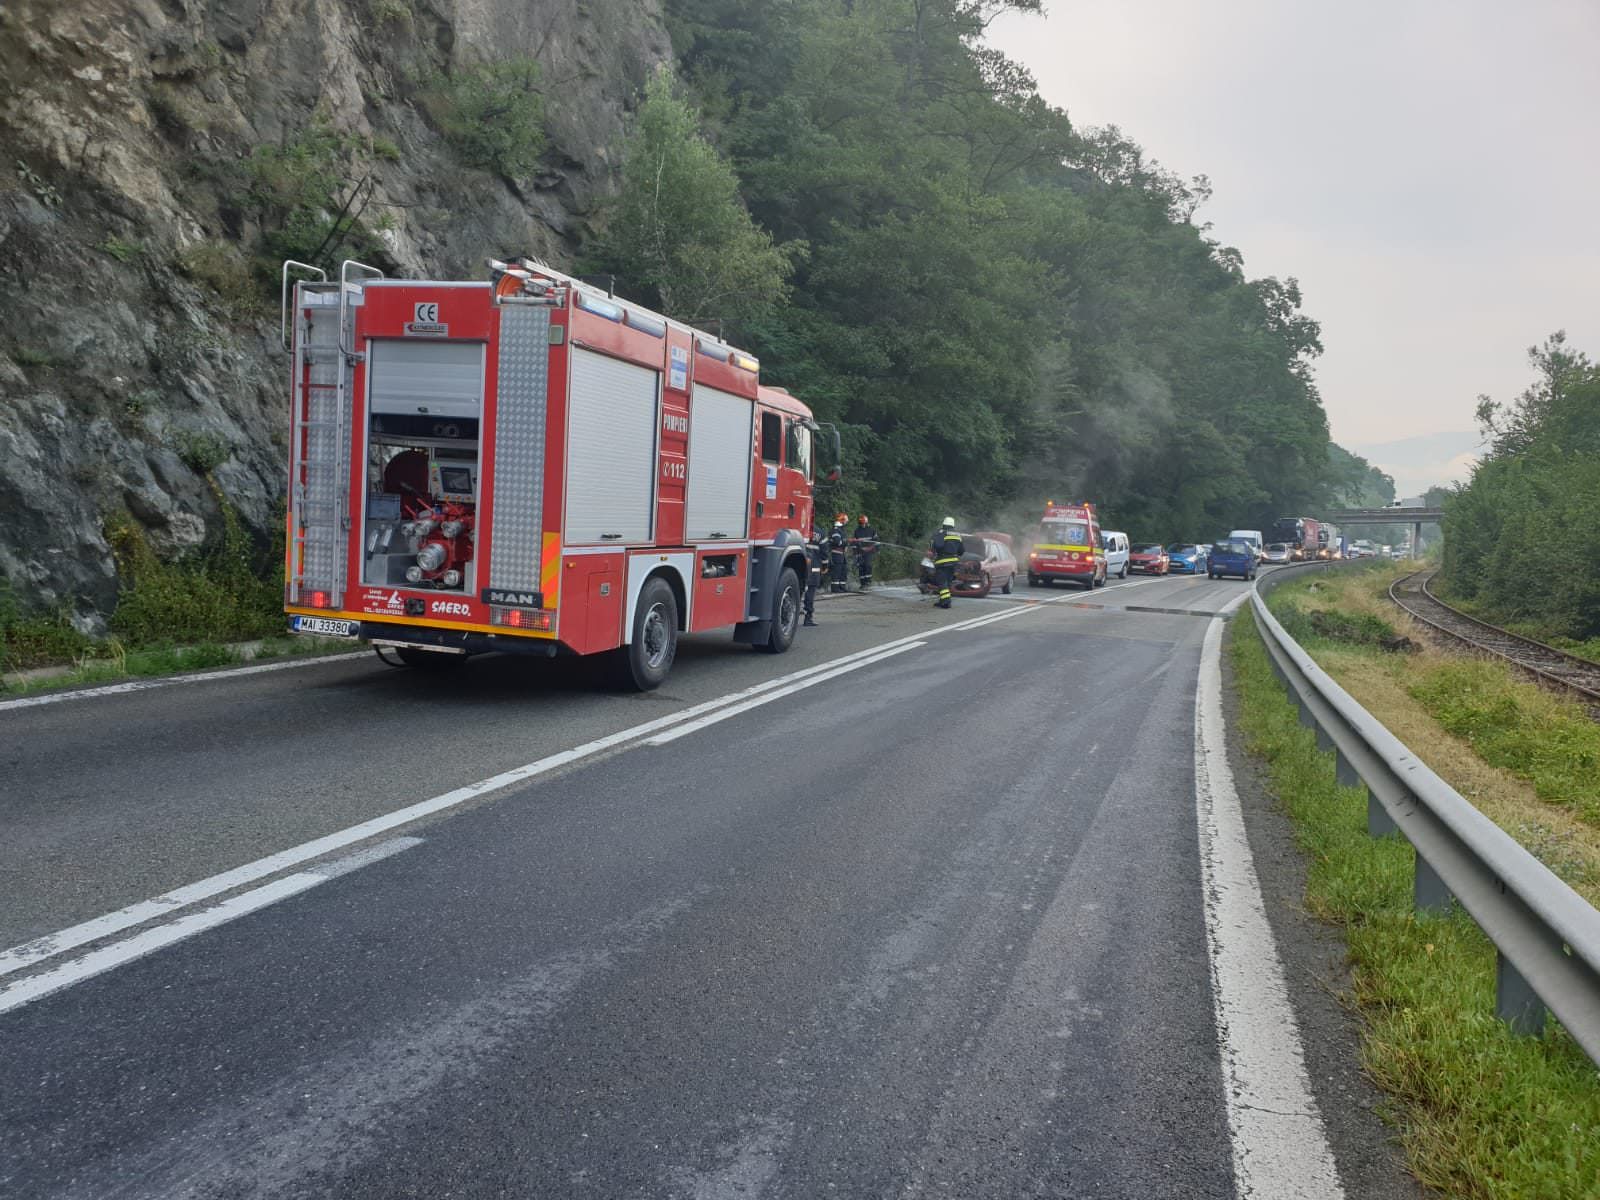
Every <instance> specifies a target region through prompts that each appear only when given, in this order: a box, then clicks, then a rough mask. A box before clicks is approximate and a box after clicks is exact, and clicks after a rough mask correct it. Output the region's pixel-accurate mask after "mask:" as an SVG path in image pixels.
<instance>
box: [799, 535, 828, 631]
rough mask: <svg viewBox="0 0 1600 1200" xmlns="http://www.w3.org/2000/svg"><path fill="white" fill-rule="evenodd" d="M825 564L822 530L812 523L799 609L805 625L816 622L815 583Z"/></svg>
mask: <svg viewBox="0 0 1600 1200" xmlns="http://www.w3.org/2000/svg"><path fill="white" fill-rule="evenodd" d="M827 565H828V546H827V542H826V541H825V540H824V538H823V536H822V530H820V529H818V528H817V527H816V526H815V525H813V526H812V527H811V536H810V537H809V538H807V539H806V590H805V595H804V596H803V597H802V600H801V610H802V611H803V612H804V613H805V616H806V619H805V624H807V625H815V624H816V623H817V621H816V615H817V585H818V584H820V583H821V582H822V572H823V570H824V568H826V567H827Z"/></svg>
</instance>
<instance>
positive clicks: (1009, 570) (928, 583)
mask: <svg viewBox="0 0 1600 1200" xmlns="http://www.w3.org/2000/svg"><path fill="white" fill-rule="evenodd" d="M962 541H963V542H964V543H965V544H966V551H965V553H963V554H962V556H961V561H960V562H958V563H957V564H956V574H955V579H954V581H953V582H952V583H951V584H950V593H951V595H954V596H966V597H968V598H969V599H974V600H981V599H983V598H984V597H985V596H987V595H988V594H989V593H990V592H991V591H993V590H994V589H995V588H999V589H1000V591H1001V592H1002V593H1004V594H1005V595H1007V596H1009V595H1010V594H1011V588H1012V585H1013V584H1014V583H1015V582H1016V578H1017V558H1016V555H1015V553H1013V551H1012V549H1011V535H1010V534H1007V533H968V534H963V535H962ZM917 588H918V590H919V591H921V592H922V593H923V594H924V595H932V594H933V593H935V592H937V591H938V590H939V585H938V584H937V583H936V582H935V581H934V571H933V559H931V558H924V559H923V560H922V574H921V576H920V577H919V578H918V580H917Z"/></svg>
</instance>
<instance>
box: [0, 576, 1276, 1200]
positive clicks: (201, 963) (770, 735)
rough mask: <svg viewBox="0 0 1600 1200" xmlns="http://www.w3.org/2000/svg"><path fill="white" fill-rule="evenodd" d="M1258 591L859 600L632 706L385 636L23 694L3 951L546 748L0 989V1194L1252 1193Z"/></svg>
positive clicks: (6, 811)
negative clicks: (140, 950)
mask: <svg viewBox="0 0 1600 1200" xmlns="http://www.w3.org/2000/svg"><path fill="white" fill-rule="evenodd" d="M1243 586H1244V585H1243V584H1241V583H1239V582H1236V581H1230V582H1217V583H1212V582H1209V581H1207V580H1204V579H1199V580H1185V579H1162V580H1152V581H1137V582H1132V581H1130V583H1129V584H1125V585H1115V586H1113V587H1111V588H1108V589H1106V590H1104V591H1100V592H1095V593H1093V594H1092V595H1091V594H1087V593H1075V592H1067V591H1057V592H1040V591H1030V590H1029V589H1026V588H1024V589H1021V590H1020V592H1019V594H1018V595H1017V596H1015V597H1011V598H998V597H997V598H995V599H993V600H991V601H985V602H968V603H958V604H957V607H956V609H955V610H954V611H953V612H949V613H943V612H935V611H933V610H931V609H930V608H929V607H928V606H927V605H926V603H925V602H921V603H918V602H916V601H914V599H913V598H912V597H911V596H910V595H908V594H905V593H903V592H898V591H896V590H894V589H884V590H883V591H881V592H878V593H875V594H871V595H866V596H854V595H853V596H849V597H840V598H832V597H830V598H828V600H827V602H826V603H824V604H823V605H822V606H821V609H820V612H819V620H820V621H821V622H822V626H821V628H819V629H816V630H805V631H803V632H804V634H805V635H806V636H805V637H804V639H803V640H802V641H801V642H800V643H799V644H798V645H797V646H796V648H795V650H794V651H793V652H791V653H790V654H788V655H784V656H780V657H777V658H773V657H769V656H764V655H756V654H752V653H750V652H749V651H748V650H744V649H741V648H736V647H733V646H731V645H729V644H728V643H727V641H726V640H725V639H723V638H696V639H690V640H689V641H688V642H687V643H686V644H685V646H684V649H683V651H682V652H681V653H680V656H679V661H678V664H677V666H676V668H675V670H674V674H673V676H672V678H671V679H670V680H669V682H668V684H667V686H666V687H665V688H663V689H662V690H661V691H660V692H657V693H655V694H653V695H650V696H643V697H635V696H621V695H618V694H616V693H611V692H606V691H604V690H602V689H601V688H599V687H598V686H597V684H596V682H595V680H594V679H593V677H592V676H591V674H590V673H589V672H587V671H585V670H583V669H582V668H581V666H577V667H574V666H568V667H558V668H557V669H556V670H553V671H552V670H551V668H550V664H528V663H522V662H517V661H512V660H506V661H495V660H483V661H479V662H474V663H472V664H469V665H468V666H467V668H466V669H465V670H464V671H463V672H460V673H456V674H452V675H449V676H445V677H440V676H426V675H419V674H412V673H409V672H399V671H391V670H389V669H387V668H385V667H382V666H381V665H379V664H377V663H376V662H368V661H365V660H363V661H356V662H342V663H333V664H324V665H318V666H308V667H302V668H296V669H292V670H285V671H279V672H274V673H269V674H263V675H258V676H249V677H243V678H233V679H228V680H219V681H216V682H212V683H202V684H192V685H184V686H174V687H170V688H162V689H154V690H150V691H145V692H139V693H133V694H130V695H124V696H107V697H99V698H92V699H81V700H68V701H65V702H62V703H59V704H50V705H42V706H38V707H33V708H25V709H19V710H14V711H5V712H0V746H3V750H0V757H3V760H4V764H5V772H6V774H5V778H6V779H7V787H6V789H5V793H4V796H3V798H0V829H4V831H5V833H6V836H5V837H4V839H3V840H0V878H4V879H5V880H6V887H5V892H4V896H3V901H0V945H13V946H14V945H16V944H17V943H21V942H26V941H28V940H29V939H37V938H43V937H45V936H46V935H49V934H51V933H52V931H59V930H63V929H66V928H67V927H69V926H73V925H75V924H77V923H79V922H83V921H87V920H90V919H92V918H95V917H97V916H100V915H102V914H106V913H109V912H112V911H113V910H117V909H121V908H123V906H127V905H133V904H136V903H137V902H140V901H143V900H146V899H147V898H149V897H152V896H155V895H157V894H159V893H163V892H167V891H169V890H170V889H174V888H178V887H181V886H182V885H185V884H191V883H194V882H195V881H198V880H202V879H204V878H206V877H208V876H212V875H214V874H215V873H217V872H221V871H228V870H231V869H234V868H238V867H240V866H241V865H242V864H246V863H250V862H253V861H257V860H259V859H261V858H262V856H266V855H272V854H281V853H285V852H289V851H291V849H292V848H293V847H296V846H299V845H302V844H304V843H306V842H307V841H308V839H313V838H321V837H330V836H333V835H336V834H337V831H339V830H342V829H346V828H348V827H350V826H351V825H353V824H355V823H357V822H361V821H369V820H372V819H374V818H377V817H381V816H382V815H383V814H385V813H389V812H393V811H395V810H397V809H400V808H403V807H405V806H407V805H412V804H415V803H417V802H419V801H423V800H426V799H428V798H430V797H437V796H441V795H446V794H449V793H451V790H452V789H459V788H463V787H464V786H465V785H469V784H472V783H474V782H475V781H479V780H483V779H485V778H487V777H490V776H494V775H496V774H498V773H501V772H506V771H510V770H513V769H514V768H517V767H519V766H522V765H524V764H529V763H533V762H535V761H536V760H541V761H545V762H546V763H547V765H546V766H543V767H541V768H540V769H539V771H538V772H537V773H535V774H533V775H531V776H530V777H529V778H528V779H527V780H526V781H525V782H521V783H511V784H509V785H508V786H503V787H500V788H498V789H497V790H493V791H489V792H486V793H484V794H482V795H472V796H470V797H469V798H467V799H465V800H462V801H460V802H459V803H455V804H453V806H452V807H449V808H447V809H445V810H443V811H441V812H439V813H437V814H436V815H433V816H431V817H429V818H427V819H423V820H419V821H416V822H412V823H410V824H406V825H404V826H401V827H397V828H395V829H393V830H388V831H385V832H384V833H383V834H382V835H381V836H376V837H374V838H372V839H368V840H366V841H354V842H350V843H348V844H346V845H342V846H340V847H339V848H338V850H337V852H330V854H329V855H327V856H324V858H323V859H322V860H320V862H319V861H317V860H313V861H311V862H310V863H309V864H306V863H296V864H290V865H289V866H287V867H286V868H285V871H283V872H279V873H278V874H277V875H273V874H271V873H267V874H264V875H262V876H261V877H260V878H261V879H263V880H265V881H266V882H265V884H264V885H263V884H258V883H256V881H254V880H251V881H242V882H241V887H245V886H265V887H268V888H270V887H272V886H274V882H273V881H274V880H275V879H276V880H278V881H283V880H285V879H288V880H290V883H288V884H285V885H284V886H285V889H286V890H285V892H284V897H285V898H282V899H281V900H278V901H277V902H276V903H270V904H263V905H262V906H260V907H258V908H255V909H254V911H248V912H246V913H245V915H242V916H240V917H238V919H235V920H230V921H226V922H225V923H223V922H220V920H219V923H217V924H216V925H215V927H214V928H210V929H207V930H205V931H203V932H198V933H196V934H195V935H194V936H192V937H188V938H185V939H182V940H175V941H174V942H173V944H171V945H167V946H165V947H164V948H160V949H156V950H154V952H151V953H148V954H134V953H130V954H129V955H128V956H127V957H128V961H126V962H125V963H122V964H121V965H116V966H115V967H114V969H107V970H104V971H103V972H101V973H97V974H95V973H88V972H85V973H84V977H83V978H81V979H73V980H69V981H68V985H64V986H61V987H60V988H59V990H54V991H51V992H50V993H49V994H45V995H42V996H41V997H40V998H38V999H36V1000H33V1001H32V1002H31V1003H27V1004H22V1005H20V1006H17V1007H14V1008H12V1009H11V1010H10V1011H3V1010H0V1195H4V1196H8V1197H9V1196H17V1197H30V1198H32V1197H41V1198H42V1197H94V1198H100V1197H130V1198H131V1197H247V1196H248V1197H255V1196H263V1197H268V1196H270V1197H298V1196H305V1197H327V1196H340V1197H344V1196H349V1197H396V1196H418V1197H435V1198H437V1197H502V1196H503V1197H546V1196H549V1197H582V1196H596V1197H657V1196H660V1197H680V1196H681V1197H692V1198H695V1200H703V1198H721V1197H749V1196H758V1195H759V1196H771V1197H819V1196H829V1195H838V1196H873V1197H877V1196H885V1197H886V1196H891V1195H893V1196H940V1197H990V1196H993V1197H1008V1198H1009V1197H1030V1196H1040V1197H1044V1196H1050V1197H1079V1196H1084V1197H1088V1196H1094V1197H1102V1196H1103V1197H1123V1196H1126V1197H1139V1198H1141V1200H1146V1198H1152V1197H1183V1198H1201V1197H1231V1196H1233V1195H1234V1194H1235V1186H1234V1174H1233V1168H1232V1161H1233V1158H1232V1156H1233V1153H1234V1151H1235V1149H1236V1148H1235V1147H1233V1146H1231V1145H1230V1134H1229V1124H1228V1114H1227V1110H1226V1105H1225V1098H1224V1083H1223V1077H1222V1068H1221V1067H1220V1065H1219V1044H1218V1042H1219V1033H1218V1028H1217V1020H1216V1017H1215V1015H1214V1007H1213V998H1212V994H1211V993H1212V984H1211V973H1210V970H1211V969H1210V966H1209V963H1208V957H1207V943H1206V931H1205V923H1204V915H1203V914H1204V905H1203V903H1202V895H1201V876H1200V866H1199V863H1198V859H1197V853H1196V817H1195V793H1194V789H1195V766H1194V763H1195V750H1194V738H1195V694H1196V677H1197V669H1198V664H1199V660H1200V647H1201V642H1202V638H1203V636H1204V634H1205V631H1206V629H1207V627H1208V626H1209V625H1210V624H1211V622H1210V621H1209V620H1207V619H1205V617H1203V616H1200V615H1197V614H1204V613H1211V612H1215V611H1217V610H1219V609H1221V607H1222V606H1223V604H1224V603H1225V601H1227V600H1228V599H1231V598H1233V597H1235V596H1237V595H1238V594H1239V593H1240V592H1241V590H1242V589H1243ZM1040 600H1048V601H1049V603H1038V601H1040ZM1090 606H1092V607H1090ZM1152 610H1154V611H1152ZM982 615H993V616H994V617H995V618H996V619H995V620H993V621H991V622H988V623H984V624H977V625H973V626H970V627H959V628H958V627H956V626H959V625H963V623H965V622H969V621H971V620H972V619H973V618H974V617H978V616H982ZM896 642H898V643H899V646H898V647H891V649H894V650H896V651H897V652H894V653H892V654H890V655H889V656H887V657H883V658H881V659H878V660H876V661H870V662H867V664H866V665H862V666H858V667H857V669H852V670H848V671H846V672H844V673H841V674H839V675H837V676H836V677H834V676H829V675H822V676H821V678H820V680H819V679H818V677H817V675H813V676H812V677H811V681H812V683H813V684H814V685H813V686H807V687H804V689H803V690H795V691H793V692H792V693H789V692H785V693H781V694H777V698H775V699H771V700H770V703H763V704H761V705H760V706H758V707H751V708H749V710H748V711H741V710H738V709H732V710H730V709H726V708H724V709H710V710H708V713H707V715H706V716H705V717H702V718H700V720H701V721H709V722H712V723H708V724H700V723H696V722H685V721H684V720H682V715H683V714H684V713H686V712H687V711H688V710H690V709H693V708H694V707H695V706H697V705H708V704H709V703H710V702H712V701H714V700H716V699H718V698H720V697H725V696H728V695H730V694H731V693H735V692H740V691H741V690H743V689H748V688H753V687H755V688H758V687H760V686H762V685H763V683H764V682H765V681H770V680H772V679H774V678H776V677H778V676H789V675H792V674H794V673H796V672H803V671H806V670H808V669H811V668H822V667H824V665H825V664H829V663H833V662H835V661H836V660H839V659H840V658H841V657H844V656H848V655H851V654H856V653H860V652H863V651H867V650H869V649H870V648H872V647H875V646H883V645H885V644H889V643H896ZM861 661H862V660H860V659H858V660H856V662H857V663H859V662H861ZM846 665H848V664H846ZM767 695H768V696H769V697H770V696H771V695H772V693H768V694H767ZM747 703H754V701H753V700H751V701H747ZM729 712H731V713H732V715H728V713H729ZM719 713H720V714H722V716H723V717H724V718H725V719H715V718H716V717H717V716H718V714H719ZM647 722H656V725H655V726H653V727H652V728H651V729H648V730H646V731H644V732H642V733H641V734H639V735H637V736H634V735H629V736H618V735H623V734H626V732H627V731H629V730H632V729H636V728H637V727H638V726H640V725H641V724H644V723H647ZM674 722H677V723H674ZM606 739H610V741H606ZM597 741H598V742H599V743H600V747H599V748H598V749H593V750H585V751H584V752H583V754H582V755H581V756H580V757H576V758H574V759H573V760H572V761H570V762H562V761H555V762H554V764H553V765H548V764H549V762H550V760H549V759H548V756H550V755H552V754H557V753H558V752H561V751H564V750H569V749H572V748H574V747H579V746H586V745H588V746H592V745H594V744H595V743H596V742H597ZM396 837H399V838H401V839H402V840H398V841H396V840H394V839H395V838H396ZM373 845H377V846H378V850H377V851H376V852H369V853H368V854H367V855H366V856H365V857H364V858H363V857H359V856H358V857H357V858H355V859H350V858H349V857H348V856H349V855H350V854H351V853H352V851H354V852H357V853H358V854H359V852H360V851H362V850H363V849H367V850H369V851H370V847H371V846H373ZM330 862H331V863H332V864H333V865H331V866H329V865H328V864H329V863H330ZM291 872H292V874H289V873H291ZM293 880H301V881H309V882H302V883H300V884H293V882H292V881H293ZM290 891H292V892H293V894H289V892H290ZM230 894H231V895H233V896H240V895H242V894H243V893H242V892H241V891H240V889H239V888H235V889H234V890H233V892H232V893H229V892H228V891H227V890H226V889H224V890H223V891H220V892H218V893H217V897H219V898H221V900H222V902H223V903H227V902H228V899H227V898H228V896H229V895H230ZM252 894H253V893H252ZM211 902H212V901H210V900H208V901H207V903H211ZM173 911H174V912H179V911H182V912H186V913H192V912H194V911H196V910H195V909H193V908H190V909H181V910H180V909H178V908H174V910H173ZM209 911H218V910H214V909H213V910H209ZM241 911H243V910H241ZM163 920H164V918H162V917H157V918H155V919H153V920H152V922H151V923H150V924H148V925H142V926H138V927H135V929H134V931H133V934H118V935H117V938H122V937H128V936H134V935H137V934H138V933H139V932H140V931H141V930H144V929H150V928H159V927H161V923H162V921H163ZM117 938H111V939H108V940H106V941H102V942H100V943H94V942H90V943H86V947H85V952H88V953H93V952H95V951H96V950H97V948H102V949H103V948H104V946H105V945H107V944H108V942H116V941H117ZM50 949H51V946H50V944H49V943H48V942H45V943H39V944H36V946H35V950H36V952H37V953H38V954H40V955H42V956H43V957H41V958H40V961H39V962H38V963H36V964H31V965H30V966H29V967H27V968H26V969H25V970H23V971H20V972H17V973H16V974H15V975H13V976H12V977H10V978H9V979H7V978H0V984H5V983H8V982H11V981H12V980H15V979H20V980H21V981H22V982H23V983H24V984H26V983H27V982H28V980H29V979H30V978H35V977H36V975H37V974H38V973H41V972H47V971H50V970H52V969H55V968H57V967H58V966H60V964H61V963H63V962H69V961H70V959H71V957H72V956H71V955H65V954H57V955H51V954H50V953H49V952H50ZM74 953H76V952H74ZM3 1001H4V992H3V991H0V1003H3Z"/></svg>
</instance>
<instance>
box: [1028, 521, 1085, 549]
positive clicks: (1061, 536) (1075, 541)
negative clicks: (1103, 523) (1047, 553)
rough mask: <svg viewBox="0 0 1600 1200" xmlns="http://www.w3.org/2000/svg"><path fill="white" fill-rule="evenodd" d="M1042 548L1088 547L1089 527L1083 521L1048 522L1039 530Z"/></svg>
mask: <svg viewBox="0 0 1600 1200" xmlns="http://www.w3.org/2000/svg"><path fill="white" fill-rule="evenodd" d="M1039 544H1040V545H1042V546H1087V545H1088V544H1089V527H1088V526H1087V525H1085V524H1084V523H1083V522H1082V521H1046V522H1044V523H1043V524H1042V525H1041V526H1040V528H1039Z"/></svg>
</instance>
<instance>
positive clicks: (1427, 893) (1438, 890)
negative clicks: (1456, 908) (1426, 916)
mask: <svg viewBox="0 0 1600 1200" xmlns="http://www.w3.org/2000/svg"><path fill="white" fill-rule="evenodd" d="M1411 899H1412V905H1413V907H1415V908H1416V910H1417V911H1418V912H1427V913H1437V914H1439V915H1440V916H1444V915H1446V914H1448V913H1449V911H1450V906H1451V905H1452V904H1454V903H1455V897H1454V896H1452V895H1451V894H1450V889H1449V888H1448V887H1446V886H1445V882H1444V880H1442V879H1440V878H1439V872H1437V871H1435V870H1434V869H1433V868H1432V867H1430V866H1429V865H1428V860H1427V859H1425V858H1423V857H1422V855H1421V854H1420V853H1419V854H1418V855H1417V877H1416V880H1415V882H1414V883H1413V884H1412V887H1411Z"/></svg>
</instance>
